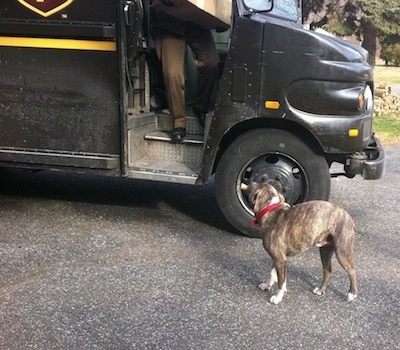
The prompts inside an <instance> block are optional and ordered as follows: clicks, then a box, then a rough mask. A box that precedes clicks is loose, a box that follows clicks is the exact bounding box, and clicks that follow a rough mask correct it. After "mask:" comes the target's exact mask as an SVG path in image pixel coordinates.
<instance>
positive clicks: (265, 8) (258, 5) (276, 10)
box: [244, 0, 299, 22]
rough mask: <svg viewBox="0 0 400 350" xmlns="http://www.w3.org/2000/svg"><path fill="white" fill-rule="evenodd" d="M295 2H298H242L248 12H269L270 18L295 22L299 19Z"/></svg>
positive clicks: (257, 0) (266, 0)
mask: <svg viewBox="0 0 400 350" xmlns="http://www.w3.org/2000/svg"><path fill="white" fill-rule="evenodd" d="M297 1H298V0H244V4H245V6H246V8H247V9H248V10H249V11H252V12H269V15H270V16H275V17H279V18H283V19H286V20H289V21H293V22H297V21H298V18H299V8H298V3H297ZM271 8H272V10H271Z"/></svg>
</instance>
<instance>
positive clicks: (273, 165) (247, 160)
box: [215, 129, 330, 237]
mask: <svg viewBox="0 0 400 350" xmlns="http://www.w3.org/2000/svg"><path fill="white" fill-rule="evenodd" d="M252 181H255V182H266V183H270V184H272V185H273V186H275V187H276V188H277V189H278V190H279V191H280V192H281V193H282V194H283V195H284V196H285V198H286V202H287V203H289V204H296V203H300V202H305V201H309V200H313V199H322V200H328V198H329V193H330V174H329V167H328V164H327V162H326V160H325V158H324V157H323V156H322V155H319V154H316V153H315V152H314V151H313V150H312V149H311V148H310V147H309V146H307V145H306V144H305V143H304V142H303V141H302V140H301V139H299V138H297V137H296V136H294V135H293V134H291V133H289V132H287V131H284V130H279V129H257V130H252V131H248V132H246V133H244V134H242V135H241V136H239V137H238V138H237V139H236V140H235V141H234V142H233V143H232V144H231V145H230V146H229V147H228V149H227V150H226V151H225V152H224V154H223V156H222V158H221V160H220V162H219V164H218V167H217V171H216V174H215V193H216V197H217V201H218V204H219V207H220V209H221V211H222V212H223V214H224V215H225V217H226V219H227V220H228V221H229V222H230V223H231V224H232V225H233V226H234V227H235V228H236V229H238V230H239V231H240V232H242V233H244V234H245V235H247V236H250V237H260V230H259V228H258V227H257V226H252V225H251V220H252V219H253V217H254V213H253V210H252V208H251V206H250V205H249V203H248V200H247V197H246V195H245V193H244V192H243V191H242V189H241V185H242V184H249V183H250V182H252Z"/></svg>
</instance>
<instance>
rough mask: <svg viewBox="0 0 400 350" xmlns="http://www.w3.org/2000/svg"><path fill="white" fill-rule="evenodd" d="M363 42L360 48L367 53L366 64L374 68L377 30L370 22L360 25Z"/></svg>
mask: <svg viewBox="0 0 400 350" xmlns="http://www.w3.org/2000/svg"><path fill="white" fill-rule="evenodd" d="M362 32H363V42H362V47H363V48H364V49H366V50H367V51H368V52H369V58H368V63H369V64H370V65H371V66H373V67H375V61H376V46H377V45H376V41H377V36H378V29H376V27H375V26H374V25H373V24H372V23H371V22H363V23H362Z"/></svg>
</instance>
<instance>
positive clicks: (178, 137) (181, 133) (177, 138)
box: [171, 128, 186, 142]
mask: <svg viewBox="0 0 400 350" xmlns="http://www.w3.org/2000/svg"><path fill="white" fill-rule="evenodd" d="M185 136H186V128H174V129H173V130H172V135H171V140H172V141H173V142H181V141H182V140H183V139H184V137H185Z"/></svg>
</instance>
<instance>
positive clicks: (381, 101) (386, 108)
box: [375, 84, 400, 116]
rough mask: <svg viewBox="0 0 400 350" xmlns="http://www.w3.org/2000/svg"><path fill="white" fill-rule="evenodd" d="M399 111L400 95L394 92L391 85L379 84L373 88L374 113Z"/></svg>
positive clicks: (381, 113)
mask: <svg viewBox="0 0 400 350" xmlns="http://www.w3.org/2000/svg"><path fill="white" fill-rule="evenodd" d="M398 111H400V95H397V94H395V93H394V92H393V91H392V89H391V87H390V86H388V85H386V84H379V85H378V86H377V87H376V88H375V115H377V116H381V115H383V114H386V113H394V112H398Z"/></svg>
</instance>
